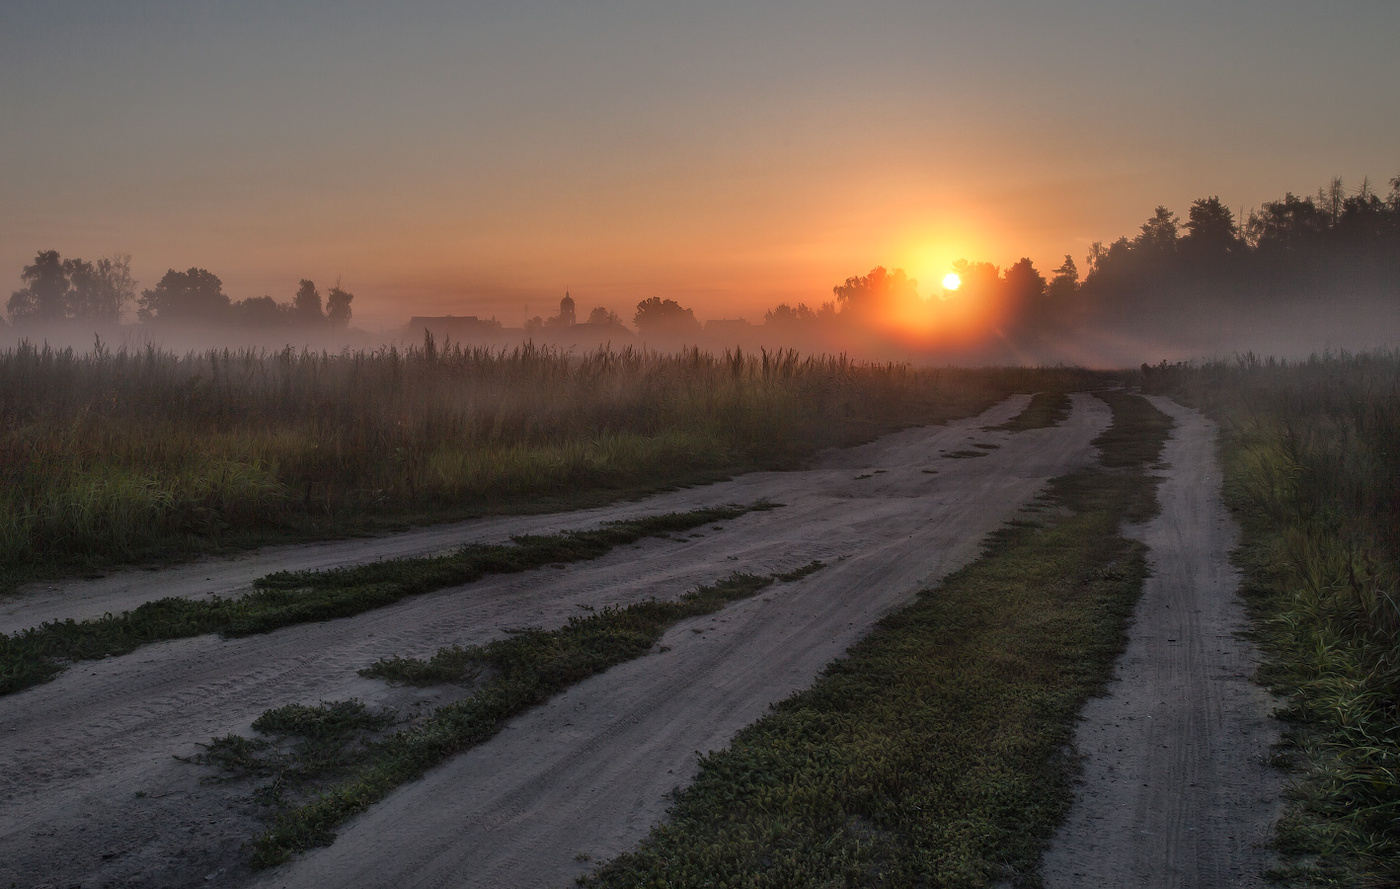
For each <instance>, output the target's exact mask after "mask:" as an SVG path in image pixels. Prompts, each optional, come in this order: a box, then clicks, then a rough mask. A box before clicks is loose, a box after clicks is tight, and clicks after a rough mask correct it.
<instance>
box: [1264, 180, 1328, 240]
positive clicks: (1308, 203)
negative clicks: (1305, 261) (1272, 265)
mask: <svg viewBox="0 0 1400 889" xmlns="http://www.w3.org/2000/svg"><path fill="white" fill-rule="evenodd" d="M1326 230H1327V214H1326V213H1324V212H1322V211H1321V210H1319V209H1318V207H1317V205H1316V204H1314V203H1313V200H1312V198H1300V197H1298V196H1296V195H1295V194H1293V192H1291V191H1290V192H1287V193H1286V194H1284V196H1283V200H1281V201H1269V202H1267V203H1265V204H1264V206H1262V207H1260V208H1259V210H1257V211H1256V212H1253V213H1250V214H1249V220H1248V221H1247V222H1246V223H1245V238H1246V240H1247V241H1248V242H1249V243H1250V244H1251V245H1252V246H1254V247H1257V248H1258V249H1261V250H1273V249H1283V250H1288V249H1293V248H1297V247H1299V246H1302V245H1303V244H1305V243H1307V242H1309V241H1315V240H1316V238H1317V236H1318V235H1320V234H1321V233H1322V232H1324V231H1326Z"/></svg>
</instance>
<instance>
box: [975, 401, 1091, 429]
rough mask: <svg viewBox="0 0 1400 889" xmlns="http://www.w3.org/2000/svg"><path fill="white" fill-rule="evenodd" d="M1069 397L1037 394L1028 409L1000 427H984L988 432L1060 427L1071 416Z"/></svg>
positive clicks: (1027, 406)
mask: <svg viewBox="0 0 1400 889" xmlns="http://www.w3.org/2000/svg"><path fill="white" fill-rule="evenodd" d="M1070 406H1071V405H1070V400H1069V395H1068V394H1066V393H1064V392H1037V393H1035V394H1034V395H1032V396H1031V403H1030V404H1028V405H1026V409H1025V410H1023V411H1021V412H1020V413H1019V414H1017V415H1016V416H1014V417H1012V418H1011V419H1010V420H1007V421H1006V422H1005V423H1002V424H1001V425H999V426H986V427H984V428H985V430H986V431H988V432H1025V431H1026V430H1028V429H1048V428H1050V427H1051V426H1058V425H1060V423H1062V422H1064V420H1065V418H1066V417H1068V416H1069V411H1070Z"/></svg>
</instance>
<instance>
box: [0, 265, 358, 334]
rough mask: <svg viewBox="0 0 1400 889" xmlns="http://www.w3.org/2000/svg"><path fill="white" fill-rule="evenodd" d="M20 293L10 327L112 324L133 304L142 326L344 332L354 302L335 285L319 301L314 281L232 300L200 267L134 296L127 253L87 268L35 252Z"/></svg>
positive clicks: (12, 302) (172, 273) (171, 274)
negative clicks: (282, 294)
mask: <svg viewBox="0 0 1400 889" xmlns="http://www.w3.org/2000/svg"><path fill="white" fill-rule="evenodd" d="M20 280H21V281H23V282H24V286H23V287H21V288H20V289H19V290H16V291H14V293H12V294H11V295H10V299H9V301H8V302H7V303H6V306H5V308H6V311H7V313H8V314H9V316H10V321H11V323H13V324H15V325H16V326H21V327H22V326H25V325H29V324H34V323H54V322H64V321H88V322H97V323H100V324H117V323H119V322H120V321H121V318H122V315H123V314H124V313H125V312H127V311H128V310H129V309H130V308H131V307H132V306H133V305H135V307H136V315H137V317H138V318H139V319H140V320H141V321H142V322H144V323H147V324H172V323H173V324H180V325H190V326H201V325H202V326H211V325H217V324H230V323H231V324H236V325H238V326H240V327H245V328H249V329H255V330H257V329H263V330H274V329H278V328H304V329H314V328H329V329H333V330H334V329H338V330H343V329H345V328H347V327H349V326H350V314H351V311H350V303H351V302H352V301H353V300H354V299H355V295H354V294H353V293H350V292H349V291H347V290H344V289H343V288H341V286H340V282H339V281H337V282H336V283H335V284H334V285H332V286H331V288H330V290H328V291H327V292H326V297H325V300H324V301H323V300H322V298H321V292H320V291H319V290H318V289H317V288H316V284H315V282H313V281H310V280H307V279H305V278H303V279H302V280H301V282H300V283H299V284H298V286H297V291H296V293H295V294H294V295H293V296H292V299H291V301H289V302H285V303H280V302H278V301H277V300H275V299H273V298H272V297H270V296H255V297H250V298H248V299H242V300H237V301H235V300H233V299H231V298H230V297H229V296H228V294H226V293H224V285H223V282H222V281H221V280H219V276H218V275H215V274H214V273H212V272H210V271H207V270H206V269H201V268H191V269H189V270H187V271H183V272H179V271H176V270H175V269H170V270H169V271H167V272H166V273H165V275H164V276H163V277H162V278H161V279H160V281H159V282H157V283H156V286H155V287H152V288H149V289H146V290H142V291H141V293H140V295H139V296H138V295H137V293H136V282H135V281H134V280H133V279H132V277H131V257H130V256H129V255H126V254H120V253H119V254H114V255H113V256H110V257H106V258H103V259H99V260H96V261H95V262H88V261H86V260H83V259H77V258H74V259H63V258H62V257H61V256H60V255H59V253H58V251H57V250H40V251H39V252H38V253H37V254H36V255H35V257H34V262H33V263H32V264H30V265H27V266H25V267H24V270H23V271H22V272H21V273H20Z"/></svg>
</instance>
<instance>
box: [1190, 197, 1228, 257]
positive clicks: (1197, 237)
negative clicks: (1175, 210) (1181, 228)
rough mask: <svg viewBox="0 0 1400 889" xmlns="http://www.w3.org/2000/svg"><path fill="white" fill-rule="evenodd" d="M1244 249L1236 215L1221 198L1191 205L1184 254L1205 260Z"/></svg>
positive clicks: (1205, 199) (1211, 198)
mask: <svg viewBox="0 0 1400 889" xmlns="http://www.w3.org/2000/svg"><path fill="white" fill-rule="evenodd" d="M1243 245H1244V242H1243V241H1242V240H1241V238H1240V234H1239V229H1238V227H1237V226H1236V225H1235V214H1234V213H1231V212H1230V208H1228V207H1226V206H1225V205H1224V204H1222V203H1220V198H1219V197H1217V196H1215V195H1211V196H1210V197H1208V198H1201V199H1199V200H1197V201H1193V202H1192V203H1191V209H1190V210H1188V211H1187V212H1186V236H1185V237H1184V238H1182V239H1181V249H1182V251H1183V252H1185V253H1186V254H1187V255H1189V256H1191V257H1193V258H1195V259H1197V260H1201V259H1209V258H1212V257H1220V256H1223V255H1225V254H1228V253H1234V252H1235V251H1236V250H1238V249H1239V248H1240V247H1242V246H1243Z"/></svg>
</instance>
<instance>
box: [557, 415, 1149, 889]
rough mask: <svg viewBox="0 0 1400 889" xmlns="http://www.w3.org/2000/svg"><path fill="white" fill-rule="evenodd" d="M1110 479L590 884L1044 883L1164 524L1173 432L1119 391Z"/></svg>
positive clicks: (886, 639) (789, 707)
mask: <svg viewBox="0 0 1400 889" xmlns="http://www.w3.org/2000/svg"><path fill="white" fill-rule="evenodd" d="M1105 400H1106V401H1108V403H1109V405H1110V407H1111V408H1112V410H1113V415H1114V422H1113V425H1112V427H1111V429H1110V430H1109V431H1108V433H1106V434H1105V435H1104V436H1103V437H1102V438H1101V439H1100V440H1099V441H1098V444H1099V446H1100V449H1101V451H1102V452H1103V455H1104V461H1103V462H1104V463H1105V464H1106V466H1105V468H1100V469H1094V470H1087V471H1083V472H1078V473H1074V474H1072V475H1069V476H1066V477H1063V478H1060V479H1058V480H1056V481H1055V482H1054V483H1053V484H1052V486H1051V488H1050V490H1049V492H1048V494H1047V495H1046V496H1045V498H1044V503H1045V505H1046V506H1049V507H1053V509H1047V510H1044V511H1042V513H1041V515H1040V516H1039V518H1037V519H1036V520H1035V521H1029V520H1018V521H1015V522H1012V523H1011V524H1010V525H1008V526H1007V527H1006V528H1005V529H1004V530H1003V531H1001V532H999V533H998V534H997V535H996V536H995V537H994V539H993V540H992V542H991V544H990V546H989V548H988V550H987V552H986V553H985V555H984V556H983V557H982V558H981V559H979V560H978V561H976V562H974V563H973V564H972V565H969V566H968V567H966V568H964V569H962V570H960V571H958V572H956V573H954V574H953V575H951V576H949V577H948V578H947V579H945V580H944V582H943V583H942V584H941V585H940V586H939V587H938V588H937V589H934V590H929V591H926V592H924V593H921V594H920V595H919V596H918V598H917V599H916V601H915V602H914V603H913V604H911V605H910V606H908V607H907V608H905V609H903V610H901V611H899V612H897V613H895V614H893V615H891V616H889V617H888V618H886V619H885V620H883V621H881V622H880V624H879V625H878V626H877V628H876V629H875V630H874V631H873V632H872V633H871V634H870V635H869V636H867V637H866V638H865V639H864V640H863V641H862V642H860V643H859V644H858V645H856V646H853V647H852V648H851V649H850V651H849V652H848V653H847V655H846V656H845V657H844V658H842V659H841V660H839V661H836V662H835V663H833V664H832V665H831V666H830V667H829V668H828V669H827V671H826V672H825V674H824V675H823V676H822V677H821V679H819V680H818V682H817V683H816V684H815V685H814V686H813V687H812V688H811V689H809V690H808V691H806V692H803V693H801V694H798V695H796V696H794V697H792V698H790V699H788V700H787V701H785V702H783V703H782V704H780V705H778V706H777V707H776V709H775V712H774V713H772V714H770V715H769V716H767V717H765V718H764V719H762V720H760V721H759V722H758V723H756V724H754V725H753V726H751V727H749V728H748V729H745V730H744V731H743V732H741V733H740V734H739V735H738V736H736V738H735V739H734V741H733V742H732V744H731V745H730V747H729V748H728V749H727V750H725V751H722V752H719V753H712V754H710V755H709V756H707V757H706V758H705V759H704V760H703V762H702V765H701V769H700V773H699V776H698V777H697V778H696V781H695V783H694V784H693V785H692V786H691V787H690V788H688V789H687V790H685V791H684V792H683V793H681V794H680V795H679V797H678V798H677V801H676V804H675V806H674V808H673V809H672V812H671V816H670V819H669V820H668V821H667V822H666V823H665V824H663V825H661V826H659V827H657V828H656V829H655V830H654V831H653V832H652V834H651V836H650V837H649V838H648V839H647V840H646V841H645V842H644V843H643V845H642V846H641V847H640V848H639V849H638V850H637V851H636V852H633V853H629V854H625V855H622V856H620V857H618V858H616V859H614V860H612V861H611V862H608V863H607V864H606V865H604V866H603V867H602V868H600V869H599V870H598V871H596V872H595V873H594V874H593V875H591V876H590V877H587V878H585V879H584V880H583V881H582V882H583V883H584V884H586V885H588V886H593V887H658V886H666V887H684V886H697V887H698V886H706V887H765V886H772V887H786V886H859V885H874V886H885V885H888V886H987V885H991V884H992V883H994V882H996V881H1003V880H1004V881H1008V882H1010V883H1011V884H1012V885H1017V886H1035V885H1038V876H1037V874H1036V869H1037V866H1038V861H1039V857H1040V854H1041V851H1042V849H1043V847H1044V845H1045V843H1046V842H1047V841H1048V838H1049V836H1050V833H1051V831H1052V830H1053V828H1054V826H1055V824H1056V823H1058V821H1059V820H1060V819H1061V817H1062V815H1063V812H1064V809H1065V807H1066V806H1067V805H1068V802H1069V799H1070V791H1069V786H1068V784H1069V778H1070V776H1071V774H1072V763H1071V762H1069V761H1068V760H1067V759H1066V758H1065V757H1064V755H1063V753H1062V751H1063V750H1064V748H1065V745H1067V744H1068V743H1070V741H1071V739H1072V737H1073V730H1072V721H1073V719H1074V716H1075V714H1076V713H1077V712H1078V710H1079V709H1080V707H1081V706H1082V704H1083V702H1084V701H1085V700H1086V699H1087V698H1088V697H1089V696H1090V695H1092V694H1094V693H1095V692H1096V691H1097V690H1099V689H1100V688H1101V686H1102V684H1103V683H1104V681H1105V680H1106V678H1107V677H1108V675H1109V672H1110V670H1111V667H1112V664H1113V661H1114V659H1115V658H1116V656H1117V655H1118V653H1119V652H1120V650H1121V648H1122V646H1123V644H1124V642H1125V639H1126V635H1125V627H1126V622H1127V620H1128V619H1129V617H1130V615H1131V612H1132V608H1133V604H1134V603H1135V601H1136V599H1137V597H1138V594H1139V592H1140V590H1141V584H1142V580H1143V577H1144V576H1145V571H1146V568H1145V563H1144V558H1143V547H1142V545H1141V544H1139V543H1137V542H1134V541H1131V540H1128V539H1126V538H1124V537H1122V536H1121V535H1120V533H1119V532H1120V528H1121V526H1122V524H1123V523H1124V521H1125V520H1127V519H1129V518H1132V519H1135V520H1142V519H1144V518H1147V517H1148V516H1150V515H1151V514H1152V512H1153V511H1154V509H1155V503H1156V501H1155V484H1156V483H1155V480H1154V479H1153V478H1152V477H1151V476H1149V475H1148V474H1147V473H1146V472H1145V469H1146V468H1147V467H1148V466H1149V465H1150V464H1151V463H1153V462H1155V461H1156V460H1157V459H1158V458H1159V455H1160V451H1161V447H1162V445H1163V443H1164V442H1165V439H1166V434H1167V430H1168V429H1169V428H1170V420H1169V419H1168V418H1166V417H1165V416H1163V415H1162V414H1161V413H1160V412H1158V411H1156V410H1155V409H1154V408H1152V407H1151V405H1149V404H1148V403H1147V402H1146V401H1145V400H1144V399H1142V398H1139V397H1136V396H1130V395H1124V394H1113V393H1109V394H1107V395H1106V396H1105Z"/></svg>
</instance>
